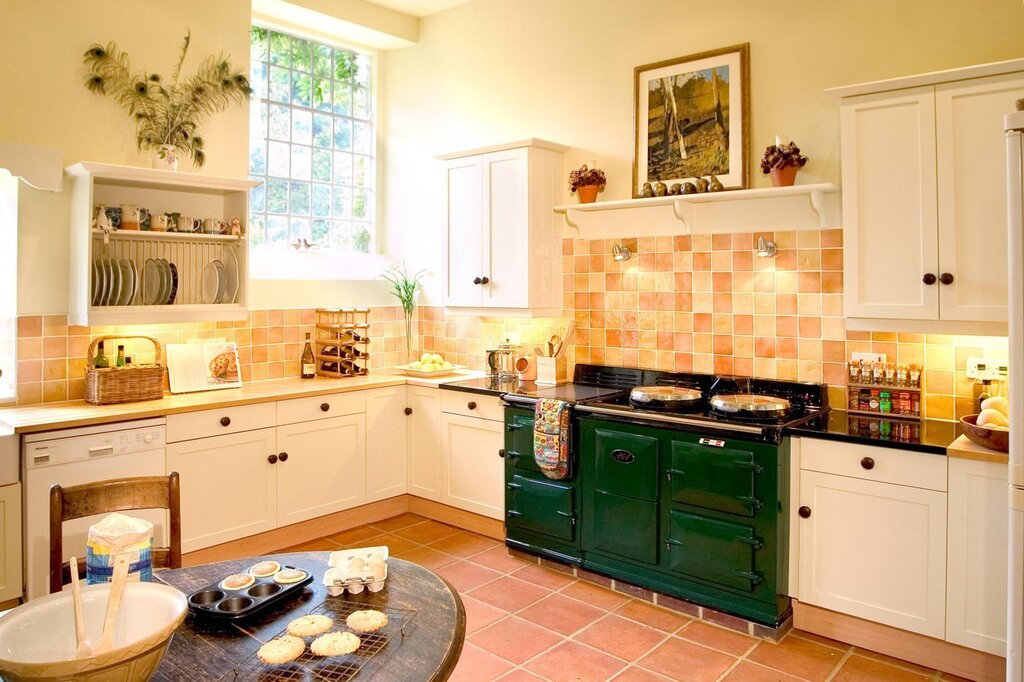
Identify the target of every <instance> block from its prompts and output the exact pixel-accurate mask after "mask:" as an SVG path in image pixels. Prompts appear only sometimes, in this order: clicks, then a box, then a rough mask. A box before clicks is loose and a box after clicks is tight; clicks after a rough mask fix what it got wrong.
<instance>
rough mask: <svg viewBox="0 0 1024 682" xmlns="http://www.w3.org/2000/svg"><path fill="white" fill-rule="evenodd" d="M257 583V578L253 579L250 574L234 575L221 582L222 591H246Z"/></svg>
mask: <svg viewBox="0 0 1024 682" xmlns="http://www.w3.org/2000/svg"><path fill="white" fill-rule="evenodd" d="M255 582H256V578H254V577H252V576H251V575H249V574H248V573H234V574H232V575H229V576H228V577H227V578H224V580H221V581H220V589H222V590H244V589H245V588H247V587H252V585H253V584H254V583H255Z"/></svg>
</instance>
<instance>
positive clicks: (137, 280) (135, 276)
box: [128, 260, 142, 305]
mask: <svg viewBox="0 0 1024 682" xmlns="http://www.w3.org/2000/svg"><path fill="white" fill-rule="evenodd" d="M128 267H130V268H131V269H132V295H131V298H129V299H128V305H135V302H136V300H137V299H138V297H139V290H140V289H142V272H140V271H139V266H138V265H136V264H135V261H133V260H129V261H128Z"/></svg>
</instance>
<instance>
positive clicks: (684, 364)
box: [675, 353, 693, 372]
mask: <svg viewBox="0 0 1024 682" xmlns="http://www.w3.org/2000/svg"><path fill="white" fill-rule="evenodd" d="M675 371H677V372H692V371H693V354H692V353H676V354H675Z"/></svg>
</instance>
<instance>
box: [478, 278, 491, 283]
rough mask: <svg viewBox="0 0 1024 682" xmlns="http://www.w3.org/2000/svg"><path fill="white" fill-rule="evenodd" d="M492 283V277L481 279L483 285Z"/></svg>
mask: <svg viewBox="0 0 1024 682" xmlns="http://www.w3.org/2000/svg"><path fill="white" fill-rule="evenodd" d="M490 282H491V278H490V277H481V278H480V283H481V284H490Z"/></svg>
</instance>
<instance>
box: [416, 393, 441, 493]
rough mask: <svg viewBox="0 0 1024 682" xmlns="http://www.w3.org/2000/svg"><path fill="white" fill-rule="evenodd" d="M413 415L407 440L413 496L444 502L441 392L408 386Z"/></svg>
mask: <svg viewBox="0 0 1024 682" xmlns="http://www.w3.org/2000/svg"><path fill="white" fill-rule="evenodd" d="M407 391H408V404H409V409H411V410H412V414H411V415H409V417H410V419H411V420H412V421H411V423H410V424H409V431H408V436H407V439H408V440H407V442H408V484H409V488H408V489H409V494H411V495H417V496H419V497H424V498H426V499H428V500H434V501H435V502H443V497H444V496H443V491H442V487H441V389H439V388H428V387H426V386H408V387H407Z"/></svg>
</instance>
